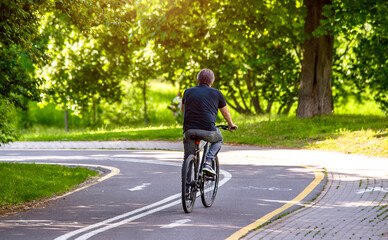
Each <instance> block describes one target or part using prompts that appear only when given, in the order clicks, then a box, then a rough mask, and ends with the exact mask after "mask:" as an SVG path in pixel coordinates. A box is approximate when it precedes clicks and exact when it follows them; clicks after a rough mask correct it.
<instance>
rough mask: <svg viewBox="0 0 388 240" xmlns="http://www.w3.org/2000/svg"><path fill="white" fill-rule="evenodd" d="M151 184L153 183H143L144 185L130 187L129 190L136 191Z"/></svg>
mask: <svg viewBox="0 0 388 240" xmlns="http://www.w3.org/2000/svg"><path fill="white" fill-rule="evenodd" d="M149 185H151V183H143V184H142V185H139V186H136V187H134V188H130V189H128V190H129V191H131V192H134V191H141V190H143V189H144V188H145V187H147V186H149Z"/></svg>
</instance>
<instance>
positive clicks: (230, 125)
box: [228, 123, 238, 132]
mask: <svg viewBox="0 0 388 240" xmlns="http://www.w3.org/2000/svg"><path fill="white" fill-rule="evenodd" d="M237 128H238V127H237V125H236V124H234V123H232V124H228V131H231V132H233V131H235V130H237Z"/></svg>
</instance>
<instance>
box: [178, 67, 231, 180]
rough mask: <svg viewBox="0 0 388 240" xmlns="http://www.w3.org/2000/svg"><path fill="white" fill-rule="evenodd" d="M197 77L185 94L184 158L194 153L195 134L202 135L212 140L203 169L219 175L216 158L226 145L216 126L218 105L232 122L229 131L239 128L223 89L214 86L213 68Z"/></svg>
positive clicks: (203, 71)
mask: <svg viewBox="0 0 388 240" xmlns="http://www.w3.org/2000/svg"><path fill="white" fill-rule="evenodd" d="M197 80H198V85H197V86H195V87H192V88H188V89H186V91H185V92H184V94H183V98H182V105H181V109H182V113H183V132H184V137H183V145H184V151H185V154H184V159H186V158H187V157H188V156H189V155H190V154H193V153H194V149H195V146H196V145H195V140H193V139H191V136H200V137H201V138H202V139H204V140H206V141H208V142H210V143H212V144H211V146H210V148H209V151H208V153H207V155H206V162H205V165H204V168H203V170H204V171H206V172H208V173H210V174H212V175H215V171H214V169H213V167H212V161H213V160H214V159H215V157H216V156H217V153H218V152H219V150H220V149H221V145H222V134H221V131H220V130H219V129H218V128H216V127H215V123H216V118H217V113H218V109H220V111H221V113H222V115H223V117H224V118H225V120H226V122H227V123H228V129H229V131H232V130H234V129H237V125H235V124H234V123H233V121H232V117H231V115H230V113H229V110H228V108H227V106H226V100H225V97H224V95H223V94H222V93H221V91H219V90H217V89H214V88H211V86H212V85H213V83H214V73H213V71H212V70H210V69H206V68H205V69H202V70H201V71H200V72H199V73H198V75H197Z"/></svg>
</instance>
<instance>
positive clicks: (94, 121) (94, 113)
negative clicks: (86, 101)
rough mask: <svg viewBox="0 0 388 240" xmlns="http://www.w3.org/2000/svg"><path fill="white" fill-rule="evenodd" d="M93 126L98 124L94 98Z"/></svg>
mask: <svg viewBox="0 0 388 240" xmlns="http://www.w3.org/2000/svg"><path fill="white" fill-rule="evenodd" d="M92 101H93V124H96V101H95V100H94V98H93V100H92Z"/></svg>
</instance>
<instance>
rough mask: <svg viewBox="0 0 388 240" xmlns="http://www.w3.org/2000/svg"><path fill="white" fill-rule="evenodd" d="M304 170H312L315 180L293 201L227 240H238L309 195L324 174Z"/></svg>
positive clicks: (317, 171)
mask: <svg viewBox="0 0 388 240" xmlns="http://www.w3.org/2000/svg"><path fill="white" fill-rule="evenodd" d="M302 167H304V168H309V169H312V170H314V175H315V179H314V180H313V181H312V182H311V183H310V184H309V185H308V186H307V187H306V188H305V189H304V190H303V191H302V192H301V193H300V194H299V195H298V196H296V197H295V198H294V199H292V200H291V201H289V202H287V203H286V204H284V205H283V206H282V207H280V208H278V209H276V210H274V211H272V212H270V213H268V214H267V215H265V216H264V217H262V218H260V219H258V220H256V221H255V222H254V223H251V224H249V225H248V226H246V227H243V228H242V229H240V230H238V231H237V232H235V233H233V234H232V235H231V236H230V237H228V238H227V240H236V239H240V238H241V237H242V236H244V235H246V234H247V233H248V232H249V231H251V230H253V229H255V228H257V227H259V226H261V225H263V224H264V223H266V222H268V221H269V220H271V219H272V218H273V217H274V216H276V215H278V214H280V213H282V212H283V211H285V210H287V209H288V208H290V207H292V206H294V205H295V204H297V203H299V202H300V201H302V200H303V199H304V198H305V197H306V196H307V195H308V194H309V193H311V192H312V191H313V190H314V188H315V187H316V186H318V184H319V183H320V182H321V181H322V179H323V178H324V174H323V173H322V171H320V170H317V169H315V168H312V167H309V166H302Z"/></svg>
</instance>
